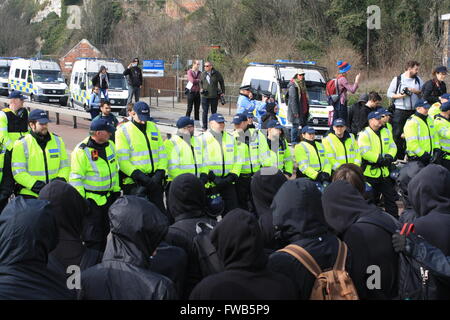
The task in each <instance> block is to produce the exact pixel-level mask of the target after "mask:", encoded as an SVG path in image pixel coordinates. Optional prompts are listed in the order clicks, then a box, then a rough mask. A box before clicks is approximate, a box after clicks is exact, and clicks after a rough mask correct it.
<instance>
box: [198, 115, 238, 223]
mask: <svg viewBox="0 0 450 320" xmlns="http://www.w3.org/2000/svg"><path fill="white" fill-rule="evenodd" d="M209 128H210V129H209V130H208V131H206V132H205V133H203V134H202V136H201V140H202V146H203V158H202V164H203V170H204V172H205V173H206V172H207V173H208V179H209V183H208V184H207V185H206V187H207V188H208V189H209V188H214V189H216V190H217V191H218V192H219V193H220V195H221V196H222V198H223V200H224V202H225V211H224V215H225V214H226V213H228V212H229V211H231V210H233V209H235V208H237V207H238V199H237V194H236V187H235V183H236V182H237V180H238V177H239V174H240V171H241V165H242V159H241V156H240V155H239V148H240V145H239V144H240V142H236V141H235V138H234V137H233V136H232V135H231V134H229V133H227V132H226V131H225V118H224V117H223V115H221V114H220V113H214V114H212V115H211V116H210V117H209ZM208 191H209V190H207V193H208Z"/></svg>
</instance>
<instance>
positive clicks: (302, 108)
mask: <svg viewBox="0 0 450 320" xmlns="http://www.w3.org/2000/svg"><path fill="white" fill-rule="evenodd" d="M288 94H289V96H288V111H287V113H288V121H289V122H291V123H292V129H291V144H293V145H296V144H297V143H298V142H299V141H300V140H299V139H300V137H299V134H298V129H299V127H304V126H306V124H307V122H308V116H309V98H308V91H307V90H306V83H305V71H303V70H298V71H297V73H296V74H295V75H294V76H293V77H292V79H291V81H290V82H289V84H288Z"/></svg>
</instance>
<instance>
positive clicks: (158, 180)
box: [152, 169, 166, 186]
mask: <svg viewBox="0 0 450 320" xmlns="http://www.w3.org/2000/svg"><path fill="white" fill-rule="evenodd" d="M165 176H166V172H165V171H164V170H161V169H159V170H156V171H155V174H154V175H153V177H152V181H153V184H154V185H155V186H160V185H162V181H163V180H164V177H165Z"/></svg>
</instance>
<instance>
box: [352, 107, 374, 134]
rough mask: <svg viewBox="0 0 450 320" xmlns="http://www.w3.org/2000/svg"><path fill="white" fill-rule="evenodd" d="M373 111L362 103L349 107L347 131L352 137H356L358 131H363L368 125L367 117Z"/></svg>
mask: <svg viewBox="0 0 450 320" xmlns="http://www.w3.org/2000/svg"><path fill="white" fill-rule="evenodd" d="M372 111H375V109H372V108H369V107H368V106H366V105H365V104H364V103H363V102H357V103H355V104H354V105H352V107H351V112H350V114H349V119H350V120H349V128H350V129H349V131H350V132H351V133H353V134H354V135H357V134H358V133H359V132H360V131H362V130H364V128H365V127H367V126H368V125H369V121H368V120H367V116H368V115H369V113H371V112H372Z"/></svg>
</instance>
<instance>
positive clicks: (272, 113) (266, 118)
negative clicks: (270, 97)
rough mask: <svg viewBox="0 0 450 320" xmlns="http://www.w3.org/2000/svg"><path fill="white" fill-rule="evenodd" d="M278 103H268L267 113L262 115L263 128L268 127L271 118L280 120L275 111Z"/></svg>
mask: <svg viewBox="0 0 450 320" xmlns="http://www.w3.org/2000/svg"><path fill="white" fill-rule="evenodd" d="M275 107H276V104H274V103H268V104H267V107H266V113H265V114H263V116H262V117H261V129H268V128H267V125H268V124H269V121H271V120H278V118H277V114H276V113H275V110H274V109H275Z"/></svg>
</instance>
